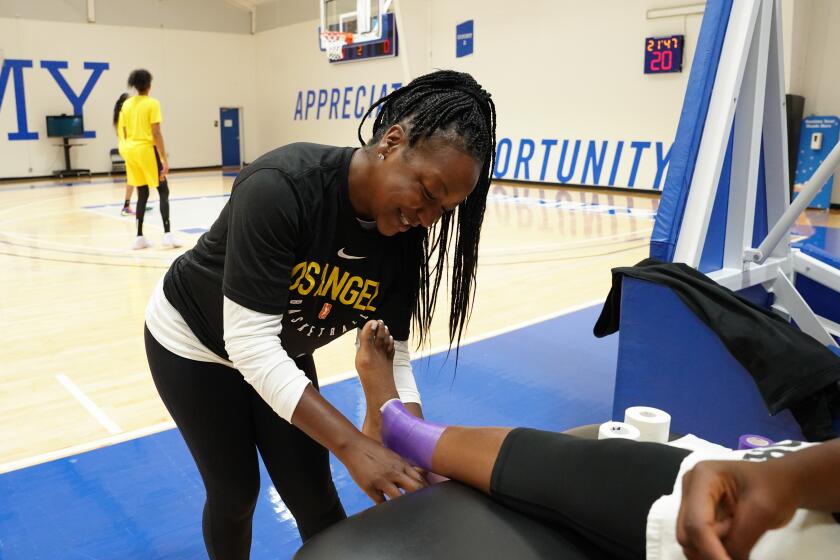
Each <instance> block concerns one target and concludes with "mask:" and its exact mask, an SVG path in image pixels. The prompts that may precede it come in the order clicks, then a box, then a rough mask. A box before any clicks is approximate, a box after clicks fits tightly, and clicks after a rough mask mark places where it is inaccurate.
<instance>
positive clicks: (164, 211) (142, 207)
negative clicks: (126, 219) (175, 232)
mask: <svg viewBox="0 0 840 560" xmlns="http://www.w3.org/2000/svg"><path fill="white" fill-rule="evenodd" d="M157 192H158V196H159V197H160V217H161V219H162V220H163V231H165V232H166V233H169V183H168V182H167V181H166V179H164V180H163V181H161V182H160V185H159V186H158V188H157ZM147 202H149V187H147V186H145V185H144V186H142V187H137V213H136V217H137V235H143V218H145V217H146V203H147Z"/></svg>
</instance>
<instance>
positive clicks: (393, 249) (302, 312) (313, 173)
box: [163, 143, 416, 358]
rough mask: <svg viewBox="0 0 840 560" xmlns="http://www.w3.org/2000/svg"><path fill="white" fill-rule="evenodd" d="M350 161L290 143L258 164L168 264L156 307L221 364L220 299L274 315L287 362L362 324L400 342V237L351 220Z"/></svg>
mask: <svg viewBox="0 0 840 560" xmlns="http://www.w3.org/2000/svg"><path fill="white" fill-rule="evenodd" d="M353 152H354V149H353V148H336V147H332V146H321V145H317V144H306V143H298V144H290V145H288V146H285V147H282V148H278V149H276V150H274V151H272V152H269V153H267V154H265V155H264V156H262V157H260V158H259V159H257V160H256V161H254V162H253V163H252V164H251V165H249V166H248V167H247V168H245V169H244V170H243V171H242V173H240V175H239V177H237V179H236V181H235V182H234V184H233V189H232V192H231V196H230V199H229V200H228V202H227V204H226V205H225V207H224V209H223V210H222V212H221V214H220V215H219V217H218V219H217V220H216V222H215V223H214V224H213V226H212V227H211V228H210V230H209V231H208V232H207V233H205V234H204V235H202V236H201V238H200V239H199V240H198V243H197V244H196V246H195V248H193V249H192V250H190V251H187V252H186V253H184V254H183V255H182V256H181V257H179V258H178V259H177V260H176V261H175V262H174V263H173V264H172V267H171V268H170V269H169V271H168V272H167V274H166V278H165V280H164V285H163V290H164V294H165V295H166V299H167V300H169V302H170V303H172V305H173V306H174V307H175V309H177V310H178V311H179V312H180V313H181V315H182V316H183V318H184V320H185V321H186V323H187V325H189V327H190V329H191V330H192V331H193V333H194V334H195V335H196V337H197V338H198V339H199V340H200V341H201V342H202V343H203V344H204V345H205V346H207V348H209V349H210V350H211V351H213V352H214V353H216V354H218V355H219V356H221V357H223V358H227V357H228V356H227V352H226V351H225V345H224V338H223V326H222V307H223V306H222V294H224V295H225V296H227V297H228V298H229V299H231V300H232V301H234V302H236V303H238V304H239V305H242V306H243V307H246V308H248V309H251V310H254V311H259V312H261V313H267V314H272V315H281V314H282V315H283V322H282V332H281V333H280V340H281V341H282V344H283V348H284V349H285V350H286V352H288V353H289V355H291V356H297V355H300V354H303V353H311V352H313V351H314V350H315V349H316V348H319V347H321V346H323V345H324V344H326V343H328V342H330V341H331V340H334V339H335V338H338V337H339V336H341V335H342V334H344V333H346V332H348V331H352V330H353V329H355V328H356V327H361V326H363V325H364V323H365V321H367V320H368V319H382V320H384V321H385V322H386V324H387V325H388V327H389V329H390V331H391V334H392V335H393V336H394V338H395V339H397V340H406V339H408V334H409V325H410V319H411V303H410V298H409V294H408V292H409V290H408V286H409V284H410V282H408V280H409V277H407V276H406V274H410V272H409V271H411V270H412V269H413V270H414V271H416V265H415V266H414V267H411V266H407V262H406V261H407V259H408V257H407V256H406V255H408V254H409V253H406V242H407V241H409V236H406V235H404V234H400V235H396V236H394V237H385V236H383V235H381V234H380V233H379V232H378V231H377V230H376V229H375V228H372V229H371V228H366V227H364V224H362V223H360V222H359V220H358V219H357V218H356V215H355V213H354V211H353V208H352V206H351V205H350V199H349V196H348V191H347V176H348V170H349V166H350V159H351V157H352V155H353ZM414 274H416V272H415V273H414Z"/></svg>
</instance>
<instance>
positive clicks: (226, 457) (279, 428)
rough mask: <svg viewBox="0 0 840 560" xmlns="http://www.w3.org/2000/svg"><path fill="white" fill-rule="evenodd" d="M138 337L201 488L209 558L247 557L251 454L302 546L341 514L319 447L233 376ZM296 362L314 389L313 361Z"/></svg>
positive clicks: (254, 469)
mask: <svg viewBox="0 0 840 560" xmlns="http://www.w3.org/2000/svg"><path fill="white" fill-rule="evenodd" d="M145 338H146V356H147V358H148V360H149V367H150V368H151V371H152V378H153V379H154V382H155V386H156V387H157V390H158V393H160V396H161V398H162V399H163V403H164V404H165V405H166V408H167V410H168V411H169V413H170V414H171V415H172V418H173V419H174V420H175V423H176V424H177V425H178V429H179V430H180V431H181V434H182V435H183V437H184V440H185V441H186V442H187V446H188V447H189V449H190V452H191V453H192V456H193V459H194V460H195V462H196V465H197V466H198V470H199V472H200V473H201V478H202V479H203V481H204V487H205V489H206V491H207V500H206V501H205V504H204V515H203V519H202V528H203V531H204V543H205V546H206V547H207V552H208V554H209V556H210V558H212V559H213V560H227V559H231V558H236V559H238V558H248V556H249V551H250V548H251V519H252V516H253V513H254V508H255V507H256V504H257V497H258V495H259V489H260V473H259V463H258V460H257V451H258V450H259V454H260V455H261V456H262V459H263V462H264V463H265V467H266V469H267V470H268V474H269V476H270V477H271V480H272V482H273V483H274V487H275V488H276V489H277V492H278V493H279V494H280V496H281V497H282V498H283V502H284V503H285V504H286V506H287V507H288V508H289V511H290V512H291V513H292V515H294V517H295V520H296V521H297V525H298V531H300V535H301V538H302V539H303V540H304V541H305V540H307V539H308V538H310V537H312V536H313V535H315V534H316V533H318V532H319V531H322V530H323V529H326V528H327V527H329V526H330V525H332V524H334V523H336V522H338V521H341V520H342V519H344V518H345V517H346V515H345V513H344V508H343V507H342V505H341V502H340V501H339V499H338V493H337V492H336V490H335V486H334V485H333V482H332V475H331V473H330V464H329V455H328V452H327V450H326V449H325V448H324V447H322V446H321V445H319V444H318V443H317V442H315V441H314V440H313V439H311V438H310V437H309V436H307V435H306V434H304V433H303V432H301V431H300V430H299V429H297V428H295V427H294V426H293V425H291V424H290V423H288V422H286V421H285V420H283V419H282V418H280V417H279V416H278V415H277V413H275V412H274V410H272V408H271V407H270V406H269V405H268V404H267V403H266V402H265V401H264V400H263V399H262V397H260V396H259V395H258V394H257V392H256V391H255V390H254V388H253V387H251V385H249V384H248V383H247V382H246V381H245V379H244V378H243V377H242V375H241V374H240V373H239V372H238V371H236V370H234V369H231V368H229V367H227V366H224V365H221V364H214V363H209V362H197V361H193V360H188V359H186V358H182V357H180V356H177V355H175V354H173V353H172V352H170V351H168V350H167V349H166V348H164V347H163V346H161V344H160V343H159V342H158V341H157V340H155V338H154V337H153V336H152V334H151V333H150V332H149V329H145ZM295 364H297V366H298V367H299V368H301V369H302V370H303V371H304V372H305V373H306V376H307V377H308V378H309V379H311V380H312V383H313V384H314V385H315V387H316V388H317V387H318V383H317V378H316V376H315V362H314V360H313V359H312V356H311V355H305V356H301V357H300V358H296V359H295Z"/></svg>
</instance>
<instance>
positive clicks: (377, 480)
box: [338, 436, 428, 504]
mask: <svg viewBox="0 0 840 560" xmlns="http://www.w3.org/2000/svg"><path fill="white" fill-rule="evenodd" d="M338 459H339V460H340V461H341V462H342V463H344V466H345V467H347V470H348V471H349V472H350V476H351V477H352V478H353V480H354V481H355V482H356V484H358V485H359V488H361V489H362V490H363V491H364V493H365V494H367V495H368V496H369V497H370V499H371V500H373V501H374V502H376V503H377V504H379V503H382V502H384V501H385V497H386V496H387V497H388V498H390V499H392V500H393V499H394V498H398V497H399V496H400V495H401V494H402V493H403V492H405V493H410V492H414V491H416V490H419V489H421V488H423V487H424V486H427V485H428V483H427V482H426V480H425V479H424V478H423V477H422V476H421V475H420V473H418V472H417V470H415V468H414V467H412V466H411V465H410V464H408V463H407V462H405V461H404V460H403V458H402V457H400V456H399V455H397V454H396V453H394V452H393V451H391V450H390V449H386V448H385V447H383V446H382V445H381V444H380V443H378V442H376V441H374V440H372V439H370V438H367V437H364V436H362V437H359V438H358V440H357V441H356V442H354V444H353V445H350V446H348V448H347V450H346V451H344V452H342V453H341V455H340V456H338Z"/></svg>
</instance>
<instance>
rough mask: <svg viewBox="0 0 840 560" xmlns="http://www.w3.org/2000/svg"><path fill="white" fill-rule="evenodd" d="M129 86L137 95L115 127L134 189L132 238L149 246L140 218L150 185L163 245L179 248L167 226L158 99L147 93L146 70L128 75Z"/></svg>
mask: <svg viewBox="0 0 840 560" xmlns="http://www.w3.org/2000/svg"><path fill="white" fill-rule="evenodd" d="M128 85H129V87H132V88H134V89H136V90H137V95H135V96H132V97H129V98H128V99H127V100H126V101H125V103H123V106H122V110H121V111H120V115H119V119H118V123H117V128H118V134H121V136H122V139H123V140H122V148H121V153H122V156H123V158H124V159H125V171H126V175H127V178H128V184H129V185H130V186H132V187H135V188H136V189H137V213H136V216H137V237H136V238H135V239H134V249H145V248H146V247H150V246H151V243H149V242H148V241H147V240H146V238H145V236H144V235H143V218H144V217H145V213H146V202H147V201H148V200H149V189H150V188H155V189H157V191H158V196H159V197H160V216H161V218H162V219H163V230H164V235H163V242H162V244H163V246H164V247H180V246H181V244H180V243H179V242H178V240H177V239H176V238H175V236H174V234H173V233H172V232H171V231H170V225H169V184H168V183H167V181H166V175H167V174H168V173H169V164H168V162H167V160H166V149H165V148H164V144H163V134H162V133H161V130H160V123H161V121H162V119H161V113H160V102H159V101H158V100H157V99H155V98H153V97H150V96H149V91H150V90H151V88H152V75H151V74H150V73H149V71H148V70H143V69H139V70H135V71H133V72H132V73H131V75H129V77H128Z"/></svg>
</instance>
